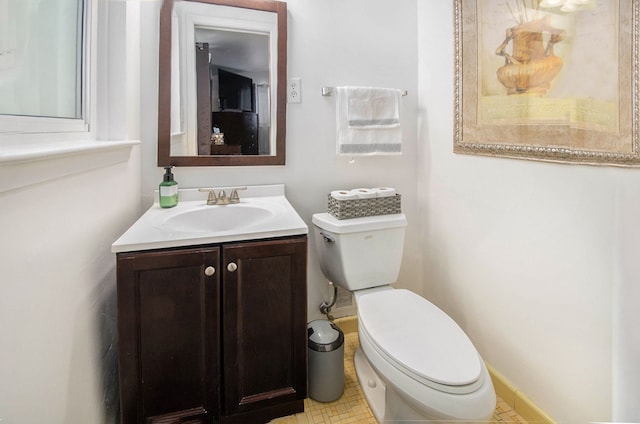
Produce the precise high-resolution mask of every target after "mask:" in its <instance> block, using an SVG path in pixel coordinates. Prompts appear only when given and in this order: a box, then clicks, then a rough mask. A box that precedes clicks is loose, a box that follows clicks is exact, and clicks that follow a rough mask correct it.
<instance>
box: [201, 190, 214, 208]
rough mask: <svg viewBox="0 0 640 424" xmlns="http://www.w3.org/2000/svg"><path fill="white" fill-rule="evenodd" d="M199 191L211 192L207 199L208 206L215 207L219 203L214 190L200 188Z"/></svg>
mask: <svg viewBox="0 0 640 424" xmlns="http://www.w3.org/2000/svg"><path fill="white" fill-rule="evenodd" d="M198 191H203V192H205V191H208V192H209V196H208V197H207V205H215V204H216V203H218V198H217V197H216V192H215V191H214V190H213V189H212V188H199V189H198Z"/></svg>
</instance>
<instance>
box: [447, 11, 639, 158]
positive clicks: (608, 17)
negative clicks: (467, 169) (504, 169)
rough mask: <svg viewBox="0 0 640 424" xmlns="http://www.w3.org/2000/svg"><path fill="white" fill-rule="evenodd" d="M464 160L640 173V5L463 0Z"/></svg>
mask: <svg viewBox="0 0 640 424" xmlns="http://www.w3.org/2000/svg"><path fill="white" fill-rule="evenodd" d="M454 2H455V3H454V9H455V10H454V12H455V13H454V15H455V17H454V19H455V23H454V24H455V38H454V39H455V90H454V91H455V118H454V152H455V153H463V154H476V155H488V156H499V157H510V158H520V159H533V160H543V161H553V162H571V163H584V164H597V165H615V166H634V165H639V164H640V150H639V146H638V121H639V120H638V96H639V92H638V78H639V70H638V8H639V4H638V3H639V1H638V0H501V1H498V0H454Z"/></svg>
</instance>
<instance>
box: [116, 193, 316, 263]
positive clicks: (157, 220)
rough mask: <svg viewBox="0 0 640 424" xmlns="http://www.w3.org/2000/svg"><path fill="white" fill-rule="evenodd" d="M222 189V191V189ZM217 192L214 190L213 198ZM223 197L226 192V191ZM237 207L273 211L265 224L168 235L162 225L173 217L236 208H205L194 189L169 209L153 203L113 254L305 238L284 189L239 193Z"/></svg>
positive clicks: (202, 196)
mask: <svg viewBox="0 0 640 424" xmlns="http://www.w3.org/2000/svg"><path fill="white" fill-rule="evenodd" d="M222 188H224V187H222ZM218 191H219V189H217V188H216V194H217V193H218ZM226 193H227V196H229V195H230V190H226ZM239 194H240V204H241V205H255V206H258V207H264V208H270V209H272V210H275V211H277V213H275V214H274V217H273V218H270V219H268V220H267V221H265V222H261V223H258V224H256V225H251V223H248V225H246V226H242V227H240V228H235V229H233V230H224V229H223V230H217V231H207V230H205V229H203V231H198V232H194V231H168V230H167V229H166V228H163V225H162V224H163V223H164V222H166V221H167V219H170V218H171V217H173V216H176V215H178V214H181V213H184V212H188V211H190V210H195V209H203V208H233V207H234V206H237V205H228V206H207V205H206V199H207V193H202V192H199V191H198V190H197V189H186V190H184V189H183V190H180V191H179V197H180V201H179V203H178V205H177V206H175V207H173V208H168V209H165V208H161V207H160V206H159V205H158V204H157V203H154V205H153V206H152V207H151V208H149V209H148V210H147V211H146V212H145V213H144V215H142V216H141V217H140V218H139V219H138V220H137V221H136V222H135V223H134V224H133V225H132V226H131V227H130V228H129V229H128V230H127V231H126V232H125V233H124V234H123V235H122V236H120V238H118V240H116V241H115V242H114V243H113V244H112V245H111V251H112V252H114V253H121V252H133V251H139V250H151V249H161V248H171V247H180V246H195V245H203V244H213V243H222V242H233V241H242V240H256V239H266V238H272V237H285V236H293V235H302V234H307V233H308V232H309V229H308V227H307V225H306V224H305V223H304V221H303V220H302V218H300V216H299V215H298V213H297V212H296V211H295V209H294V208H293V206H291V204H290V203H289V201H288V200H287V198H286V197H285V195H284V185H283V184H275V185H264V186H248V187H247V190H245V191H240V192H239Z"/></svg>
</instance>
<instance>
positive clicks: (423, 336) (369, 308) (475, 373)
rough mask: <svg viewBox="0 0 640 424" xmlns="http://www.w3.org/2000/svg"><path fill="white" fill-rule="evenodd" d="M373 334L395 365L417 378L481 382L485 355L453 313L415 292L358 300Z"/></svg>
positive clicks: (363, 319) (366, 326)
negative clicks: (451, 315) (453, 316)
mask: <svg viewBox="0 0 640 424" xmlns="http://www.w3.org/2000/svg"><path fill="white" fill-rule="evenodd" d="M358 316H359V319H360V321H361V325H362V326H363V330H366V333H367V335H368V336H369V337H370V339H371V341H372V342H373V344H374V345H375V348H376V349H377V350H378V351H379V352H380V353H382V354H383V355H384V356H385V357H386V358H387V360H388V361H389V362H391V363H392V364H393V365H394V366H395V367H396V368H398V369H400V370H401V371H403V372H404V373H405V374H408V375H409V376H411V377H413V378H414V379H417V380H421V379H426V380H429V381H432V382H435V383H439V384H443V385H447V386H464V385H469V384H471V383H473V382H475V381H476V380H478V379H479V378H480V375H481V372H482V366H481V363H480V355H479V354H478V352H477V351H476V349H475V347H474V346H473V344H472V343H471V340H469V338H468V337H467V335H466V334H465V333H464V331H462V329H461V328H460V327H459V326H458V324H456V322H455V321H453V319H451V318H450V317H449V316H448V315H447V314H445V313H444V312H443V311H442V310H440V309H439V308H438V307H437V306H435V305H433V304H432V303H430V302H429V301H427V300H426V299H424V298H422V297H420V296H418V295H417V294H415V293H413V292H410V291H409V290H403V289H396V290H385V291H381V292H373V293H370V294H365V295H363V296H361V297H360V298H359V300H358Z"/></svg>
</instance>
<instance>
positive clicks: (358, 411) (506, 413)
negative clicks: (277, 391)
mask: <svg viewBox="0 0 640 424" xmlns="http://www.w3.org/2000/svg"><path fill="white" fill-rule="evenodd" d="M344 339H345V344H344V373H345V380H344V393H343V394H342V396H341V397H340V399H338V400H336V401H334V402H329V403H322V402H317V401H315V400H313V399H310V398H308V399H306V400H305V401H304V410H305V412H303V413H300V414H296V415H290V416H287V417H282V418H278V419H275V420H273V421H271V422H272V423H274V424H276V423H277V424H298V423H304V424H328V423H331V424H352V423H353V424H356V423H357V424H376V420H375V418H373V414H372V413H371V410H370V409H369V406H368V405H367V401H366V400H365V399H364V396H363V394H362V391H361V390H360V386H359V385H358V377H356V372H355V369H354V367H353V354H354V352H355V350H356V348H357V347H358V344H359V342H358V333H355V332H354V333H347V334H345V337H344ZM491 423H492V424H496V423H526V421H525V420H524V419H523V418H522V417H521V416H519V415H518V414H516V412H515V411H513V410H512V409H511V408H510V407H509V405H507V403H505V402H504V401H503V400H502V399H500V398H498V404H497V406H496V412H495V413H494V415H493V420H492V421H491Z"/></svg>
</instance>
